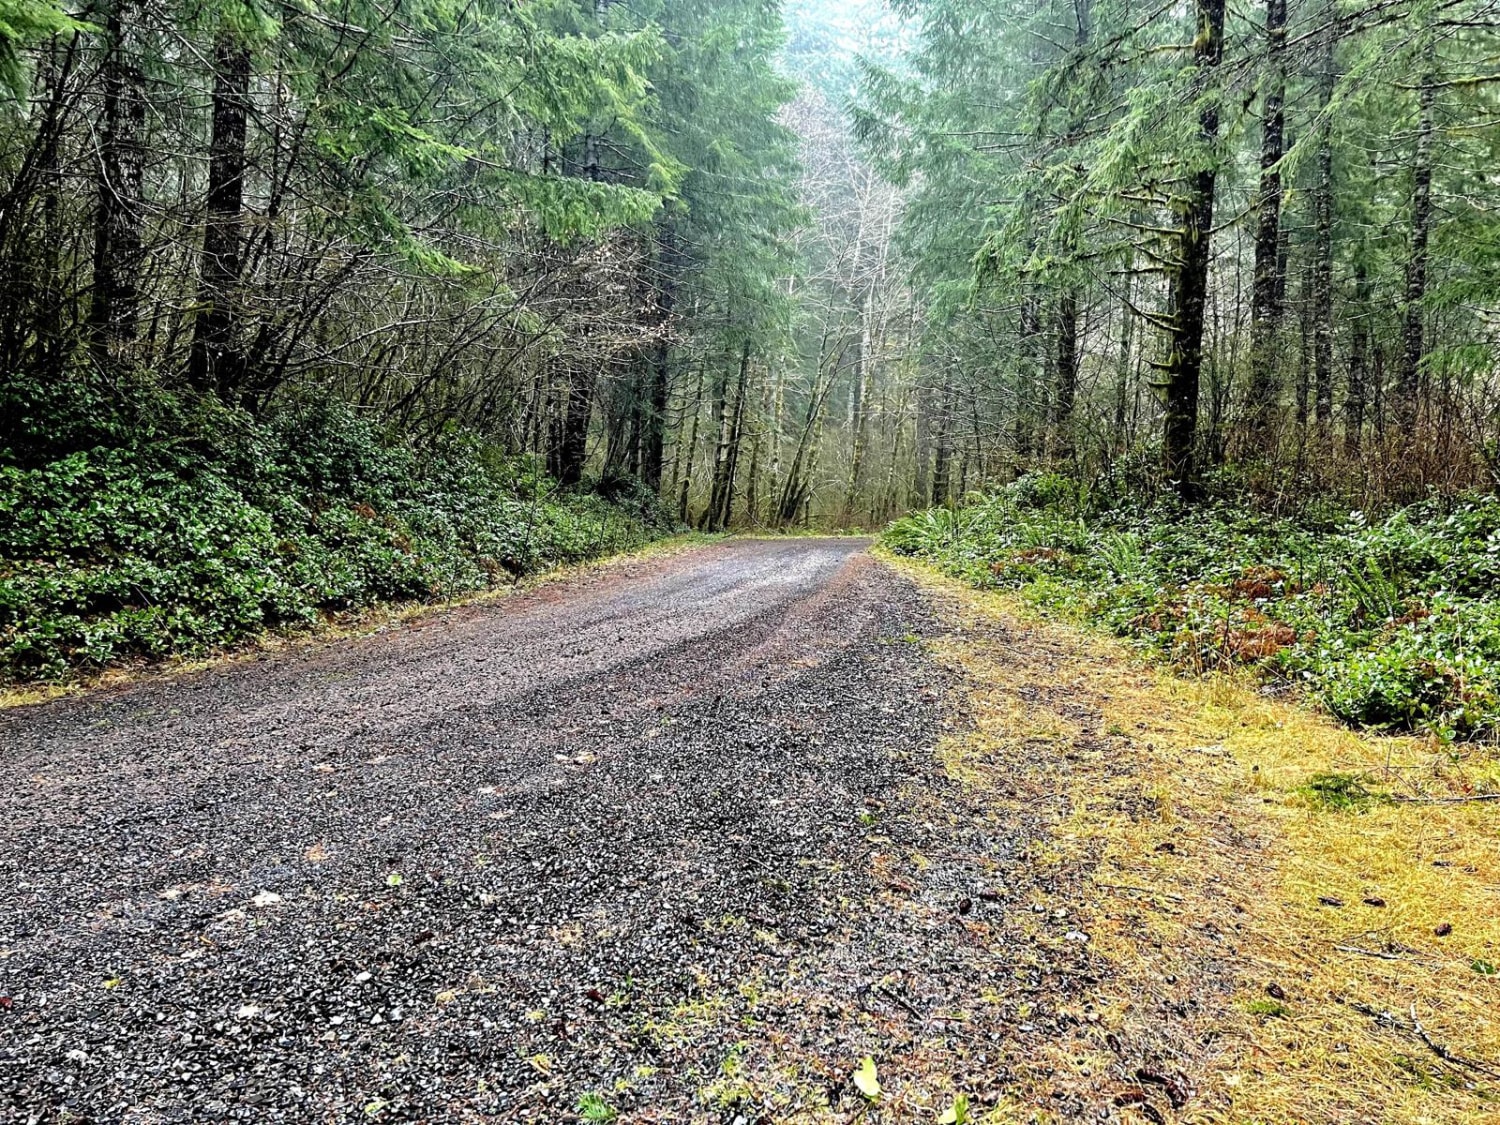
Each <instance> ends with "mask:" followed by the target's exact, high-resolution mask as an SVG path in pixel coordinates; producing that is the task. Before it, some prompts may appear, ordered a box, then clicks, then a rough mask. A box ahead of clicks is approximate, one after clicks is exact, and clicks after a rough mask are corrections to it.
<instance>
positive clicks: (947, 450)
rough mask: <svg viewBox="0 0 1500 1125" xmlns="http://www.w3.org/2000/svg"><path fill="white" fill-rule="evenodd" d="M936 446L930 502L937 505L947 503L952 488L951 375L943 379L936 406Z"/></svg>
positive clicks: (933, 458)
mask: <svg viewBox="0 0 1500 1125" xmlns="http://www.w3.org/2000/svg"><path fill="white" fill-rule="evenodd" d="M937 420H938V422H937V448H936V449H935V450H934V451H933V455H932V502H933V503H934V504H937V505H939V506H941V505H945V504H947V503H948V500H949V496H948V493H949V491H950V490H951V489H952V484H951V481H950V477H951V474H952V471H953V468H952V463H953V375H952V373H951V372H950V373H949V374H948V375H947V376H946V377H945V378H944V379H943V390H942V394H941V395H940V396H939V398H938V407H937Z"/></svg>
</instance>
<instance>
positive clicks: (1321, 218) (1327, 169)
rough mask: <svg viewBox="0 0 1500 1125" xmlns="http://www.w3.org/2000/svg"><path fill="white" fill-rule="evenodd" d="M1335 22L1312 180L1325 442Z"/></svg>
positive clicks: (1328, 37) (1316, 340)
mask: <svg viewBox="0 0 1500 1125" xmlns="http://www.w3.org/2000/svg"><path fill="white" fill-rule="evenodd" d="M1336 32H1337V24H1336V23H1335V24H1333V25H1331V26H1330V27H1329V29H1328V31H1327V32H1326V33H1325V35H1324V38H1323V44H1322V59H1321V66H1320V73H1319V75H1318V95H1319V99H1318V100H1319V103H1320V118H1319V121H1318V160H1317V177H1318V178H1317V183H1316V184H1315V185H1314V187H1313V193H1312V205H1313V279H1312V282H1313V288H1312V318H1313V400H1314V407H1313V410H1314V417H1315V418H1316V421H1317V430H1318V440H1319V441H1320V442H1324V443H1326V442H1327V441H1328V439H1329V434H1330V431H1331V429H1332V426H1333V124H1332V122H1331V121H1330V120H1329V119H1328V113H1329V108H1330V106H1331V105H1332V102H1333V84H1334V73H1333V44H1334V38H1335V35H1336Z"/></svg>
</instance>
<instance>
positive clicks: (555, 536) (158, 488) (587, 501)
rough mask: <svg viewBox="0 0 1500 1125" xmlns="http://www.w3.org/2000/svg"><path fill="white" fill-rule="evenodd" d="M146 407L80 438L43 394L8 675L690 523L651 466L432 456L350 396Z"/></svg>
mask: <svg viewBox="0 0 1500 1125" xmlns="http://www.w3.org/2000/svg"><path fill="white" fill-rule="evenodd" d="M0 405H3V404H0ZM133 405H134V406H135V407H136V408H137V410H138V412H144V413H145V415H146V416H145V417H144V418H141V417H135V418H121V417H119V408H118V407H111V408H107V409H106V408H100V413H101V414H103V415H104V417H105V422H103V423H97V422H96V424H94V425H92V426H89V427H80V429H81V431H82V432H79V433H73V434H61V435H59V434H57V433H47V434H45V435H42V434H40V431H43V430H45V429H46V419H47V417H48V416H49V414H48V412H47V411H45V410H40V411H37V412H36V414H37V416H36V418H35V420H34V424H33V425H32V427H31V428H32V430H34V431H38V433H27V432H25V431H24V428H23V430H22V432H21V433H20V434H19V436H18V435H17V434H16V433H15V432H12V434H11V440H12V445H11V446H10V447H7V448H0V679H9V680H13V681H32V682H47V681H53V682H55V681H60V680H65V679H69V678H73V677H76V676H78V675H80V674H88V673H93V672H97V671H99V670H100V669H103V668H106V667H109V666H112V665H118V664H121V663H125V662H135V661H153V660H160V659H162V658H165V657H170V656H180V655H195V654H200V653H203V652H206V651H209V650H212V649H218V648H222V647H224V646H227V645H231V644H234V643H236V642H239V641H242V640H244V639H246V638H248V637H251V636H254V635H256V634H259V633H261V632H262V631H264V630H267V629H287V628H291V629H299V628H306V627H309V626H314V625H319V624H320V623H323V622H326V621H327V620H329V619H330V618H331V617H335V616H338V615H347V614H349V613H351V612H352V611H358V610H362V609H364V608H366V607H370V606H376V605H385V604H392V603H405V602H432V601H444V600H451V599H453V598H454V597H456V596H459V595H463V594H467V593H472V592H474V591H480V590H486V589H489V588H492V587H497V586H503V585H507V584H509V583H511V582H513V581H514V580H515V579H516V578H518V577H520V576H524V575H529V574H534V573H538V572H540V571H544V570H547V569H550V568H552V567H554V566H557V565H559V564H565V563H572V562H579V561H583V560H587V559H593V558H598V557H601V556H603V555H608V554H612V553H616V552H619V551H623V550H628V549H631V548H634V547H637V546H640V545H642V544H644V543H647V542H651V541H653V540H656V539H660V538H662V537H664V536H666V535H668V534H670V533H671V532H672V531H674V530H675V527H674V522H675V521H673V520H672V518H671V517H670V515H669V514H667V513H666V512H665V511H664V510H663V509H662V508H661V507H660V505H659V504H658V503H657V502H656V500H655V499H654V498H653V497H651V496H649V495H648V494H647V493H646V492H645V491H644V490H643V489H641V488H640V487H639V486H638V485H635V484H634V483H633V482H629V481H622V482H619V483H617V484H615V485H614V486H613V487H606V488H604V489H601V490H597V491H592V492H585V491H576V492H563V491H560V490H559V489H558V488H557V487H556V485H555V484H554V483H553V482H552V481H551V480H549V479H548V478H547V477H546V476H545V475H544V474H543V473H541V472H540V471H539V470H538V469H537V468H536V467H535V466H534V465H533V464H532V463H531V462H530V461H528V460H525V459H515V458H505V457H501V456H499V455H497V454H495V453H494V452H493V451H491V450H490V449H488V448H487V447H485V446H483V445H482V444H480V443H479V442H478V441H476V440H474V439H472V438H468V437H465V436H462V435H454V436H452V437H451V438H449V439H448V440H446V441H445V442H443V443H441V444H440V445H439V446H437V447H436V448H433V449H429V450H426V451H422V452H418V451H416V450H413V449H411V448H408V447H405V446H402V445H392V444H389V443H388V442H386V441H383V440H382V439H381V436H380V435H379V434H378V433H377V432H376V431H375V430H374V429H373V428H372V427H370V426H369V425H367V424H365V423H364V422H362V421H360V420H359V419H357V418H356V417H355V416H354V415H353V414H352V413H351V412H349V411H348V410H347V409H345V408H342V407H334V406H329V405H319V404H312V405H307V406H303V407H300V408H295V409H289V410H287V411H284V412H283V413H281V414H279V415H277V416H275V417H274V418H272V419H270V420H269V421H267V422H264V423H256V422H252V421H250V420H249V419H248V418H246V417H245V416H243V415H239V414H237V413H231V412H227V411H221V412H220V413H219V414H217V415H216V416H213V417H207V418H205V417H189V416H185V415H184V414H183V412H182V411H181V410H180V409H179V408H177V406H176V404H173V403H170V402H168V403H166V404H165V405H163V404H162V403H161V402H159V401H150V402H146V403H145V404H144V405H143V404H140V403H136V404H133ZM27 420H28V421H31V419H30V418H29V417H28V419H27ZM43 438H45V439H46V440H43Z"/></svg>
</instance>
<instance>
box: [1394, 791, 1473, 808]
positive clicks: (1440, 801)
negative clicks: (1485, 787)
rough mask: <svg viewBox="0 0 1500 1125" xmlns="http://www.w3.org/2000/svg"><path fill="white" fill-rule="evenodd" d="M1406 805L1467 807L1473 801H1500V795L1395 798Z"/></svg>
mask: <svg viewBox="0 0 1500 1125" xmlns="http://www.w3.org/2000/svg"><path fill="white" fill-rule="evenodd" d="M1393 799H1394V800H1396V801H1399V802H1401V803H1402V804H1405V805H1466V804H1469V803H1470V802H1471V801H1500V793H1476V794H1474V795H1473V796H1471V797H1403V796H1401V795H1400V794H1399V793H1398V794H1396V795H1395V797H1394V798H1393Z"/></svg>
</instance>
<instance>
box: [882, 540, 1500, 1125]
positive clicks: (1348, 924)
mask: <svg viewBox="0 0 1500 1125" xmlns="http://www.w3.org/2000/svg"><path fill="white" fill-rule="evenodd" d="M893 565H896V566H898V567H899V568H900V569H902V570H903V571H905V572H907V573H908V574H911V575H912V576H913V577H916V578H917V579H918V580H919V581H920V582H922V583H923V584H924V585H926V586H927V587H928V588H929V589H931V590H933V591H934V592H935V594H936V595H937V597H938V600H939V602H940V604H941V605H943V606H944V607H945V612H946V613H947V614H948V616H949V617H950V621H949V622H948V623H949V624H950V625H951V626H952V632H951V633H950V634H949V635H948V636H947V637H946V638H945V639H944V640H942V641H941V642H939V644H938V645H937V648H938V651H939V654H940V656H942V657H943V658H945V659H946V660H948V661H949V662H951V663H952V664H953V665H954V666H956V667H957V668H958V669H960V670H961V671H962V672H963V673H964V680H965V683H966V688H965V692H966V694H967V710H968V712H969V716H970V719H971V729H969V730H968V731H966V732H964V733H961V734H959V735H956V736H955V737H954V738H953V739H951V740H950V741H949V743H948V744H947V745H946V746H945V747H943V749H942V753H943V755H944V758H945V762H946V763H947V765H948V768H949V770H950V772H952V773H954V774H955V776H958V777H961V778H965V779H966V780H969V781H971V782H972V783H974V784H978V785H984V784H994V779H993V777H987V767H988V766H990V765H992V764H994V763H1001V762H1004V761H1006V760H1007V758H1008V757H1009V758H1010V760H1014V758H1015V755H1016V754H1017V753H1024V754H1026V755H1028V756H1029V757H1030V758H1032V759H1036V758H1038V757H1039V756H1041V757H1045V756H1047V755H1055V756H1056V758H1057V761H1058V763H1059V765H1060V766H1061V767H1063V768H1059V769H1058V770H1057V771H1056V777H1055V785H1056V787H1057V789H1058V790H1059V792H1060V793H1061V794H1062V795H1064V796H1065V797H1066V799H1067V802H1068V804H1069V806H1070V807H1071V810H1072V811H1071V814H1070V815H1069V816H1067V817H1066V818H1065V819H1064V820H1062V821H1061V822H1060V823H1059V824H1057V825H1056V826H1055V829H1054V830H1053V831H1052V833H1051V839H1050V840H1048V841H1046V843H1045V844H1044V845H1042V846H1033V853H1032V854H1033V857H1034V859H1035V861H1036V862H1038V863H1041V864H1044V865H1049V866H1050V867H1052V868H1053V869H1055V870H1056V871H1058V872H1062V873H1067V872H1071V874H1072V876H1073V878H1074V880H1076V882H1074V883H1073V886H1074V887H1075V888H1076V887H1078V886H1080V885H1081V886H1082V887H1083V888H1084V891H1085V897H1086V899H1087V901H1086V902H1081V903H1077V904H1075V909H1076V910H1077V911H1078V912H1079V913H1080V915H1082V916H1083V917H1084V918H1085V919H1086V922H1085V924H1084V925H1083V928H1084V929H1086V930H1087V931H1088V933H1089V935H1090V937H1091V939H1092V942H1093V948H1094V949H1095V950H1096V952H1097V953H1098V954H1099V955H1101V956H1102V957H1103V958H1104V960H1105V961H1106V963H1107V964H1108V966H1109V973H1108V975H1107V977H1106V978H1105V979H1104V980H1103V981H1102V983H1101V985H1100V989H1101V997H1100V1001H1101V1008H1102V1010H1103V1011H1104V1013H1105V1016H1104V1024H1105V1025H1107V1026H1108V1027H1112V1028H1115V1029H1117V1030H1118V1031H1119V1036H1120V1037H1121V1038H1124V1037H1127V1036H1129V1037H1130V1038H1132V1039H1133V1040H1134V1041H1136V1042H1142V1041H1146V1042H1152V1043H1153V1044H1154V1045H1153V1046H1152V1047H1151V1048H1150V1050H1151V1051H1154V1052H1155V1057H1158V1058H1161V1059H1165V1060H1169V1063H1170V1065H1174V1066H1175V1065H1177V1064H1179V1063H1180V1064H1181V1066H1182V1067H1183V1069H1184V1070H1185V1071H1186V1072H1187V1075H1189V1076H1190V1077H1191V1080H1192V1082H1193V1084H1194V1085H1195V1087H1196V1089H1195V1090H1194V1092H1193V1094H1192V1096H1191V1097H1190V1098H1188V1099H1187V1100H1186V1103H1185V1104H1184V1105H1182V1106H1181V1107H1180V1119H1181V1120H1185V1121H1205V1122H1210V1121H1211V1122H1235V1123H1262V1122H1263V1123H1267V1125H1270V1123H1282V1122H1286V1123H1292V1122H1338V1123H1345V1122H1348V1123H1351V1125H1354V1123H1367V1122H1368V1123H1387V1122H1389V1123H1409V1125H1426V1123H1434V1125H1435V1123H1448V1122H1453V1123H1458V1122H1480V1121H1494V1120H1500V977H1497V976H1494V975H1492V974H1491V973H1490V972H1489V970H1490V967H1491V966H1497V965H1500V802H1494V801H1483V800H1480V801H1476V800H1471V799H1463V798H1472V797H1473V796H1474V795H1476V794H1477V793H1481V792H1484V791H1487V790H1492V789H1494V788H1496V786H1495V784H1494V783H1495V781H1496V763H1495V761H1494V759H1493V757H1492V756H1491V755H1490V754H1489V753H1488V752H1486V751H1471V752H1469V753H1464V752H1463V751H1461V750H1455V749H1454V748H1452V747H1444V746H1441V745H1439V744H1436V743H1434V742H1431V741H1427V740H1420V739H1409V738H1408V739H1396V738H1382V737H1372V736H1365V735H1358V734H1355V733H1352V732H1350V731H1348V730H1346V729H1343V728H1341V727H1339V726H1337V725H1336V724H1334V723H1332V722H1331V721H1329V720H1327V719H1325V718H1323V717H1320V716H1318V715H1316V714H1314V713H1312V712H1311V711H1309V710H1307V709H1304V708H1302V707H1299V706H1297V705H1295V704H1292V703H1287V702H1278V701H1275V700H1272V699H1268V698H1266V697H1265V696H1263V695H1262V694H1259V693H1258V692H1257V691H1256V690H1255V688H1254V685H1252V684H1250V683H1248V682H1239V681H1234V680H1228V679H1213V680H1184V679H1181V678H1176V677H1173V676H1171V675H1169V674H1167V673H1165V672H1162V671H1158V670H1153V669H1150V668H1147V667H1144V666H1143V665H1142V664H1141V663H1140V662H1139V660H1138V659H1136V658H1135V657H1134V656H1133V655H1132V654H1131V653H1129V652H1128V651H1127V650H1126V649H1124V648H1123V647H1122V646H1120V645H1118V644H1116V643H1114V642H1112V641H1110V640H1108V639H1105V638H1101V637H1100V636H1098V635H1095V634H1090V633H1087V632H1084V631H1082V630H1079V629H1076V628H1073V627H1070V626H1066V625H1061V624H1057V623H1053V622H1049V621H1044V620H1041V619H1039V618H1038V617H1037V616H1036V615H1035V614H1034V613H1032V612H1030V611H1028V610H1027V609H1025V608H1023V607H1022V606H1021V605H1020V604H1019V603H1018V602H1016V601H1015V600H1013V599H1009V598H1006V597H1004V596H1001V595H995V594H990V593H984V592H979V591H975V590H973V589H971V588H969V587H967V586H964V585H962V584H960V583H957V582H954V581H951V580H948V579H945V578H941V577H938V576H936V575H935V574H933V573H932V572H930V571H928V570H926V569H925V568H922V567H919V566H915V565H913V564H909V563H904V562H901V561H899V560H893ZM1319 774H1328V775H1341V776H1345V777H1354V778H1361V779H1364V780H1363V784H1364V785H1365V786H1367V788H1368V789H1369V790H1371V791H1373V792H1375V793H1376V794H1377V795H1378V794H1386V795H1388V797H1385V798H1381V797H1379V796H1377V798H1376V799H1374V800H1369V801H1363V802H1359V804H1360V806H1361V807H1359V808H1353V809H1351V808H1343V809H1340V808H1332V807H1329V805H1328V803H1327V802H1326V801H1324V800H1321V799H1319V798H1318V797H1317V796H1316V795H1315V794H1312V793H1310V792H1309V790H1308V788H1307V787H1308V783H1309V781H1310V780H1311V779H1313V778H1314V777H1315V776H1316V775H1319ZM1450 927H1451V930H1450V929H1449V928H1450ZM1105 1039H1106V1041H1110V1036H1109V1035H1108V1034H1106V1035H1105ZM1063 1053H1064V1052H1061V1051H1060V1052H1059V1057H1058V1058H1057V1059H1055V1060H1053V1062H1054V1063H1055V1065H1056V1068H1057V1072H1058V1073H1059V1074H1069V1073H1071V1074H1073V1075H1075V1076H1079V1075H1082V1076H1090V1075H1093V1076H1097V1075H1098V1074H1099V1073H1100V1067H1101V1064H1106V1063H1108V1062H1109V1060H1108V1059H1107V1058H1102V1057H1100V1056H1099V1055H1095V1056H1090V1055H1088V1054H1087V1053H1082V1054H1081V1053H1080V1052H1079V1051H1078V1049H1077V1045H1076V1044H1074V1045H1072V1046H1071V1047H1070V1048H1069V1050H1068V1051H1067V1052H1066V1053H1067V1057H1062V1055H1063ZM1102 1054H1107V1052H1104V1053H1102ZM1445 1056H1446V1057H1445ZM1114 1066H1115V1070H1116V1073H1119V1072H1120V1069H1121V1067H1120V1064H1119V1063H1118V1062H1116V1063H1115V1064H1114ZM1079 1081H1080V1082H1087V1081H1088V1079H1086V1078H1080V1079H1079ZM1151 1092H1152V1093H1153V1094H1154V1093H1155V1090H1154V1089H1153V1090H1152V1091H1151ZM1021 1100H1022V1101H1023V1102H1029V1103H1030V1104H1032V1105H1036V1104H1038V1102H1037V1101H1036V1100H1033V1099H1032V1098H1031V1097H1030V1096H1027V1094H1025V1093H1024V1092H1023V1093H1022V1097H1021ZM1125 1100H1127V1101H1128V1100H1129V1098H1128V1096H1127V1098H1126V1099H1125ZM1158 1104H1159V1100H1158ZM1137 1111H1138V1110H1136V1109H1132V1108H1131V1107H1130V1106H1128V1105H1127V1106H1125V1107H1123V1108H1122V1109H1121V1111H1120V1112H1122V1113H1124V1114H1125V1115H1127V1117H1129V1116H1130V1115H1131V1114H1133V1113H1135V1112H1137ZM1150 1112H1151V1113H1153V1114H1157V1115H1160V1111H1159V1110H1151V1111H1150ZM1031 1119H1032V1120H1045V1119H1046V1116H1045V1114H1041V1115H1032V1116H1031ZM1134 1119H1136V1120H1141V1119H1143V1118H1139V1117H1136V1118H1134Z"/></svg>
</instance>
